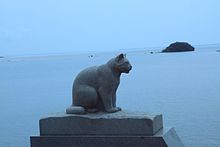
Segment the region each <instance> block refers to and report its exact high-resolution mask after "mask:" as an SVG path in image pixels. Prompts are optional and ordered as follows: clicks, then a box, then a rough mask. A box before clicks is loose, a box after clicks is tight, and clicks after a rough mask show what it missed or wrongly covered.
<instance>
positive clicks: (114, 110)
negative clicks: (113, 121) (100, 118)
mask: <svg viewBox="0 0 220 147" xmlns="http://www.w3.org/2000/svg"><path fill="white" fill-rule="evenodd" d="M118 111H121V108H119V107H114V108H110V109H108V110H107V112H108V113H114V112H118Z"/></svg>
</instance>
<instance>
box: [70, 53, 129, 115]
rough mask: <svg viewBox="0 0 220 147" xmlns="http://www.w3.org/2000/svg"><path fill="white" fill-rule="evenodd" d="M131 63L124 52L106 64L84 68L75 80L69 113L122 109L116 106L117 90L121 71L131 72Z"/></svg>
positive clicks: (109, 111) (110, 111) (111, 111)
mask: <svg viewBox="0 0 220 147" xmlns="http://www.w3.org/2000/svg"><path fill="white" fill-rule="evenodd" d="M131 69H132V66H131V64H130V63H129V61H128V60H127V58H126V57H125V55H124V54H120V55H118V56H117V57H115V58H112V59H110V60H109V61H108V62H107V63H106V64H103V65H100V66H93V67H89V68H86V69H84V70H82V71H81V72H80V73H79V74H78V75H77V77H76V78H75V80H74V83H73V88H72V102H73V103H72V105H71V106H70V107H69V108H67V109H66V113H67V114H84V113H87V112H89V113H95V112H99V111H103V112H108V113H113V112H117V111H120V110H121V108H119V107H116V90H117V88H118V85H119V83H120V76H121V73H129V71H130V70H131Z"/></svg>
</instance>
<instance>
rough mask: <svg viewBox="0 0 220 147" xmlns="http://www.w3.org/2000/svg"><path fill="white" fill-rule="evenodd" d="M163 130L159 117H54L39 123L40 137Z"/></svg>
mask: <svg viewBox="0 0 220 147" xmlns="http://www.w3.org/2000/svg"><path fill="white" fill-rule="evenodd" d="M162 127H163V122H162V114H159V115H149V114H146V113H143V112H128V111H119V112H117V113H103V112H100V113H94V114H85V115H77V114H65V113H57V114H54V115H50V116H48V117H46V118H42V119H41V120H40V135H41V136H48V135H52V136H55V135H114V136H118V135H124V136H134V135H145V136H149V135H151V136H152V135H154V134H155V133H157V132H158V131H159V130H160V129H161V128H162Z"/></svg>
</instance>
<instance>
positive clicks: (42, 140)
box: [31, 128, 184, 147]
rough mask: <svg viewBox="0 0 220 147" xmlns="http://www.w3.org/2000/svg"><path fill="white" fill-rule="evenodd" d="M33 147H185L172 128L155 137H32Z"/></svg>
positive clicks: (160, 132)
mask: <svg viewBox="0 0 220 147" xmlns="http://www.w3.org/2000/svg"><path fill="white" fill-rule="evenodd" d="M31 147H184V144H183V143H182V142H181V140H180V138H179V137H178V136H177V134H176V132H175V130H174V129H173V128H171V129H166V130H165V129H161V130H160V131H159V132H157V133H156V134H155V135H153V136H145V135H143V136H142V135H141V136H139V135H137V136H130V135H129V136H123V135H122V136H114V135H72V136H31Z"/></svg>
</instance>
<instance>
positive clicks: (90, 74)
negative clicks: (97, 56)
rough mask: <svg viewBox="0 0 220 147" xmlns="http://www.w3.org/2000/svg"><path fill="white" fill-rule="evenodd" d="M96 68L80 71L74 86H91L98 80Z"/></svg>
mask: <svg viewBox="0 0 220 147" xmlns="http://www.w3.org/2000/svg"><path fill="white" fill-rule="evenodd" d="M97 69H98V66H92V67H88V68H85V69H84V70H82V71H81V72H80V73H79V74H78V75H77V76H76V78H75V81H74V83H75V84H93V83H95V82H96V78H98V73H97Z"/></svg>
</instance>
